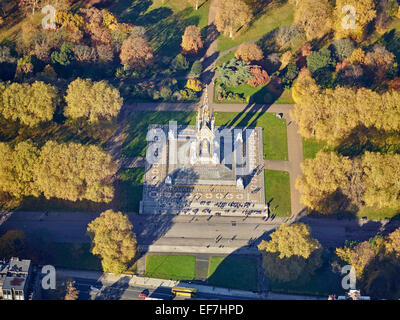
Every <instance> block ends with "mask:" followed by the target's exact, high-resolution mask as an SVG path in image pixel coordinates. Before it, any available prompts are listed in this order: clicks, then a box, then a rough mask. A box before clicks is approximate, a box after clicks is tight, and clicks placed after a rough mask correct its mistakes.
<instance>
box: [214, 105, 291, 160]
mask: <svg viewBox="0 0 400 320" xmlns="http://www.w3.org/2000/svg"><path fill="white" fill-rule="evenodd" d="M215 119H216V125H217V126H222V125H226V126H230V127H262V128H263V141H264V158H265V159H268V160H285V161H286V160H288V145H287V132H286V120H285V119H278V118H277V117H276V115H275V114H274V113H234V112H215Z"/></svg>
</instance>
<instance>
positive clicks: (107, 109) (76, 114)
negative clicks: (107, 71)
mask: <svg viewBox="0 0 400 320" xmlns="http://www.w3.org/2000/svg"><path fill="white" fill-rule="evenodd" d="M65 101H66V102H67V106H66V108H65V111H64V115H65V116H66V117H69V118H72V119H78V118H83V119H86V120H88V121H89V122H91V123H93V122H97V121H99V120H101V119H103V120H111V119H112V118H113V117H116V116H117V115H118V113H119V111H120V110H121V107H122V104H123V99H122V98H121V96H120V93H119V90H118V89H116V88H114V87H113V86H112V85H110V84H109V83H108V81H105V80H103V81H99V82H92V80H90V79H80V78H78V79H76V80H74V81H72V82H71V83H70V84H69V86H68V90H67V96H66V97H65Z"/></svg>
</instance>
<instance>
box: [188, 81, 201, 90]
mask: <svg viewBox="0 0 400 320" xmlns="http://www.w3.org/2000/svg"><path fill="white" fill-rule="evenodd" d="M186 88H189V89H192V90H193V91H196V92H200V91H201V90H203V84H202V83H201V81H200V80H198V79H189V80H188V81H187V83H186Z"/></svg>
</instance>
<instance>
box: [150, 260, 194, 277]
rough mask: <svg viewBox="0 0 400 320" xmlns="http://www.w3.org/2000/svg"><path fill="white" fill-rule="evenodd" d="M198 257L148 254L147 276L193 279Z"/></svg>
mask: <svg viewBox="0 0 400 320" xmlns="http://www.w3.org/2000/svg"><path fill="white" fill-rule="evenodd" d="M195 268H196V257H195V256H174V255H155V254H154V255H153V254H150V255H147V256H146V277H150V278H159V279H168V280H193V279H194V278H195Z"/></svg>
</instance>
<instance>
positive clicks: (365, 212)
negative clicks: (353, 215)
mask: <svg viewBox="0 0 400 320" xmlns="http://www.w3.org/2000/svg"><path fill="white" fill-rule="evenodd" d="M362 217H367V218H368V219H369V220H383V219H392V218H395V219H400V208H397V209H393V208H384V209H375V208H363V209H361V210H360V211H358V212H357V218H362Z"/></svg>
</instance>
